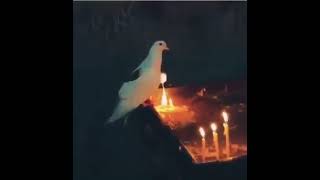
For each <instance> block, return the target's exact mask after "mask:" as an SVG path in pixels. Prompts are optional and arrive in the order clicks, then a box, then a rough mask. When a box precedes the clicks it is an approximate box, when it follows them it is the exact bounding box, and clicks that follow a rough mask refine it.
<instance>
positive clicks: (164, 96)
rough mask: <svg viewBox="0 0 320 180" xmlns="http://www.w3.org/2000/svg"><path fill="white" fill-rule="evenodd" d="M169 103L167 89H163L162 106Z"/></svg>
mask: <svg viewBox="0 0 320 180" xmlns="http://www.w3.org/2000/svg"><path fill="white" fill-rule="evenodd" d="M167 105H168V99H167V93H166V91H165V89H164V88H163V89H162V96H161V106H167Z"/></svg>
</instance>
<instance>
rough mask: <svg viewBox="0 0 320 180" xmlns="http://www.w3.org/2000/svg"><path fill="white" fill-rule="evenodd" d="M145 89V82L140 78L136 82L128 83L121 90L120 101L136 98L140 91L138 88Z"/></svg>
mask: <svg viewBox="0 0 320 180" xmlns="http://www.w3.org/2000/svg"><path fill="white" fill-rule="evenodd" d="M139 87H140V88H141V87H143V82H142V81H141V79H140V78H138V79H136V80H134V81H128V82H125V83H123V84H122V86H121V88H120V90H119V97H120V99H128V98H130V97H134V96H136V95H137V94H136V93H137V92H138V91H139V90H138V88H139Z"/></svg>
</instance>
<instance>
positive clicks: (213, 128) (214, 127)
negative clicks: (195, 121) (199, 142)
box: [210, 123, 217, 132]
mask: <svg viewBox="0 0 320 180" xmlns="http://www.w3.org/2000/svg"><path fill="white" fill-rule="evenodd" d="M210 127H211V129H212V131H213V132H216V130H217V125H216V123H211V125H210Z"/></svg>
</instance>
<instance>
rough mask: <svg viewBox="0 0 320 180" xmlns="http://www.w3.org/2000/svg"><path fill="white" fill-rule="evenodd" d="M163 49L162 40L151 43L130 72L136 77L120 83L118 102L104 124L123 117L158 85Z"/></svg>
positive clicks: (146, 97)
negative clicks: (137, 64) (140, 61)
mask: <svg viewBox="0 0 320 180" xmlns="http://www.w3.org/2000/svg"><path fill="white" fill-rule="evenodd" d="M164 50H169V48H168V47H167V44H166V42H164V41H156V42H155V43H154V44H153V45H152V47H151V48H150V51H149V54H148V56H147V57H146V58H145V59H144V60H143V61H142V63H141V64H140V65H139V66H138V67H137V68H136V69H135V70H134V71H133V72H132V74H134V73H138V74H139V76H138V78H137V79H136V80H133V81H128V82H125V83H123V84H122V86H121V88H120V90H119V93H118V94H119V102H118V104H117V106H116V107H115V109H114V111H113V113H112V115H111V117H109V119H108V120H107V121H106V123H105V124H109V123H112V122H115V121H117V120H119V119H121V118H123V117H124V116H126V115H127V114H128V113H129V112H131V111H132V110H134V109H135V108H137V107H138V106H139V105H140V104H142V103H144V102H145V101H146V100H147V99H148V98H149V97H150V96H152V95H153V94H154V93H155V92H156V90H157V89H158V87H159V85H160V75H161V63H162V52H163V51H164ZM125 121H126V120H125Z"/></svg>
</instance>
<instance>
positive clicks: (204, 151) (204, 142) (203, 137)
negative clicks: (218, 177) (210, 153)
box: [199, 127, 206, 162]
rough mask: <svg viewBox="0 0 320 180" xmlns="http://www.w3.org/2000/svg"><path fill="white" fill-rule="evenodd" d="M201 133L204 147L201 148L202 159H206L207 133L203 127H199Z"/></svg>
mask: <svg viewBox="0 0 320 180" xmlns="http://www.w3.org/2000/svg"><path fill="white" fill-rule="evenodd" d="M199 131H200V135H201V137H202V138H201V143H202V148H201V156H202V161H203V162H204V161H205V155H206V139H205V136H206V133H205V131H204V129H203V128H202V127H200V128H199Z"/></svg>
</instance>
